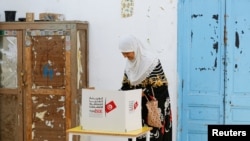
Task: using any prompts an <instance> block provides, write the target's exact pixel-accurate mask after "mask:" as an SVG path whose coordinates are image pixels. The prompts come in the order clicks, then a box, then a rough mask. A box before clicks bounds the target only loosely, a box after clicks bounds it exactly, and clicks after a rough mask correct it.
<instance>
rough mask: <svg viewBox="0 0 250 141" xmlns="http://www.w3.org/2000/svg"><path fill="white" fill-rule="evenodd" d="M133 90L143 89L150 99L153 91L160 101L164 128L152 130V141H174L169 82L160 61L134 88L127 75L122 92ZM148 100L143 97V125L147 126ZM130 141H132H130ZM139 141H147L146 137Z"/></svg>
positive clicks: (159, 105) (138, 140)
mask: <svg viewBox="0 0 250 141" xmlns="http://www.w3.org/2000/svg"><path fill="white" fill-rule="evenodd" d="M131 89H142V90H143V91H144V94H146V95H147V96H148V97H150V96H152V90H153V91H154V95H155V97H156V99H157V100H158V107H159V111H160V113H161V120H162V125H163V126H162V127H161V128H155V127H153V130H151V133H150V141H172V113H171V106H170V105H171V104H170V97H169V92H168V82H167V78H166V76H165V74H164V71H163V69H162V65H161V63H160V61H159V63H158V65H157V66H156V67H155V69H154V70H153V71H152V72H151V73H150V75H149V76H148V77H147V78H146V79H145V80H143V81H142V82H141V83H140V84H138V85H136V86H133V85H130V81H129V80H128V77H127V75H126V74H124V78H123V81H122V87H121V90H131ZM146 102H147V99H146V98H145V97H142V125H143V126H149V125H147V113H148V111H147V107H146ZM129 140H130V139H129ZM136 140H137V141H146V136H140V137H138V138H137V139H136Z"/></svg>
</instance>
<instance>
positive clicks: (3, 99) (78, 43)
mask: <svg viewBox="0 0 250 141" xmlns="http://www.w3.org/2000/svg"><path fill="white" fill-rule="evenodd" d="M86 87H88V23H87V22H84V21H63V22H40V21H39V22H2V23H0V140H1V141H66V132H65V131H66V130H67V129H69V128H71V127H74V126H76V125H79V122H80V119H79V115H80V100H81V98H80V96H81V95H80V92H81V91H80V90H81V89H82V88H86Z"/></svg>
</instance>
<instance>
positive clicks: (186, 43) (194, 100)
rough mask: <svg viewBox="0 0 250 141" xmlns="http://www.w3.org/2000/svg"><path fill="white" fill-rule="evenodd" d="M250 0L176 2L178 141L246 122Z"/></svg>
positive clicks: (198, 140) (249, 113) (200, 139)
mask: <svg viewBox="0 0 250 141" xmlns="http://www.w3.org/2000/svg"><path fill="white" fill-rule="evenodd" d="M249 5H250V1H249V0H230V1H228V0H179V3H178V8H179V9H178V13H179V14H178V76H179V80H178V81H179V84H178V120H177V121H178V123H177V125H178V127H177V135H178V136H177V140H178V141H206V140H207V125H209V124H250V118H249V117H250V86H248V85H249V84H250V58H249V57H248V56H249V55H250V44H249V42H250V32H249V31H250V14H249V13H250V9H249Z"/></svg>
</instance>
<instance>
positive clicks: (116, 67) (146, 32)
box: [0, 0, 177, 141]
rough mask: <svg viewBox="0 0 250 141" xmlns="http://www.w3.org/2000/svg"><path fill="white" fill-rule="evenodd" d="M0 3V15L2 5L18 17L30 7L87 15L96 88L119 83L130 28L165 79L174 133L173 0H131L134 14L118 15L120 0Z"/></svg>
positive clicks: (2, 0)
mask: <svg viewBox="0 0 250 141" xmlns="http://www.w3.org/2000/svg"><path fill="white" fill-rule="evenodd" d="M0 3H1V7H0V15H1V16H0V21H4V20H5V19H4V11H5V10H16V11H17V14H16V19H18V18H19V17H25V13H26V12H34V13H35V19H38V15H39V13H42V12H55V13H62V14H64V15H65V17H66V20H83V21H88V22H89V24H90V26H89V32H90V35H89V47H90V49H89V57H90V58H89V69H90V71H89V72H90V86H94V87H95V88H96V89H98V88H102V89H103V88H104V89H114V90H117V89H119V88H120V85H121V80H122V75H123V68H124V65H125V64H124V61H125V60H124V58H123V57H122V55H121V53H120V52H119V51H118V49H117V47H118V37H119V35H121V34H124V33H132V34H134V35H135V36H137V37H138V38H140V39H141V40H142V41H143V43H144V44H145V45H147V46H150V47H152V48H155V49H156V50H157V53H158V56H159V58H160V59H161V61H162V64H163V67H164V69H165V73H166V75H167V77H168V81H169V92H170V96H171V101H172V111H173V127H174V128H173V129H174V131H173V135H174V140H175V139H176V127H177V0H134V14H133V16H132V17H129V18H122V17H121V0H0ZM105 139H106V138H102V140H103V141H105ZM91 140H92V141H98V140H100V139H98V137H96V138H92V139H91ZM106 140H109V141H110V140H111V139H108V138H107V139H106ZM115 140H116V141H117V139H114V141H115Z"/></svg>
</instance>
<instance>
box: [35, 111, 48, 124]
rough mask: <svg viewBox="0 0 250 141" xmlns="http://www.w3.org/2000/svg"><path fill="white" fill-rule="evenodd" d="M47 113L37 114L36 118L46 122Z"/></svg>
mask: <svg viewBox="0 0 250 141" xmlns="http://www.w3.org/2000/svg"><path fill="white" fill-rule="evenodd" d="M46 112H47V110H46V111H43V112H36V117H37V118H39V119H40V120H41V121H44V115H45V114H46Z"/></svg>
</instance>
